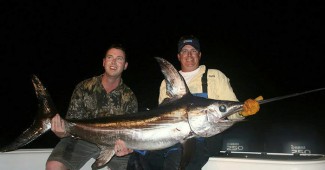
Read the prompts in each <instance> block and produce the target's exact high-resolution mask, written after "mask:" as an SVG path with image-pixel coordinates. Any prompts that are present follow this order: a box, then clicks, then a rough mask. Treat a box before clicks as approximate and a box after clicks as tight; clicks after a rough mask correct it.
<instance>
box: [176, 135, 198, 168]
mask: <svg viewBox="0 0 325 170" xmlns="http://www.w3.org/2000/svg"><path fill="white" fill-rule="evenodd" d="M195 149H196V139H195V138H190V139H188V140H186V141H185V142H184V143H182V157H181V162H180V165H179V169H180V170H184V169H185V167H186V166H187V165H188V163H189V162H190V160H191V159H192V155H194V152H195Z"/></svg>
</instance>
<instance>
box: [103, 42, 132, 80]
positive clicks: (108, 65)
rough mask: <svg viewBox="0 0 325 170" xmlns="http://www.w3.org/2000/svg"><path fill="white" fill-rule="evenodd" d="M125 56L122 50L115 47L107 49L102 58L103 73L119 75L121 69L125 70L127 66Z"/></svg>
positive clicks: (112, 75) (111, 75)
mask: <svg viewBox="0 0 325 170" xmlns="http://www.w3.org/2000/svg"><path fill="white" fill-rule="evenodd" d="M125 57H126V56H125V52H124V51H123V50H121V49H117V48H111V49H109V50H108V51H107V52H106V56H105V58H104V59H103V67H104V69H105V73H104V74H105V75H107V76H110V77H116V78H117V77H121V75H122V72H123V70H126V68H127V66H128V62H127V61H126V58H125Z"/></svg>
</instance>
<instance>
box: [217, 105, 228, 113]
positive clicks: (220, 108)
mask: <svg viewBox="0 0 325 170" xmlns="http://www.w3.org/2000/svg"><path fill="white" fill-rule="evenodd" d="M219 111H220V112H226V111H227V107H226V106H225V105H221V106H219Z"/></svg>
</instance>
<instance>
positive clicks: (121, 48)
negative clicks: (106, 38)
mask: <svg viewBox="0 0 325 170" xmlns="http://www.w3.org/2000/svg"><path fill="white" fill-rule="evenodd" d="M112 48H116V49H119V50H122V51H123V52H124V55H125V62H127V61H128V58H127V55H126V48H125V47H124V46H123V45H122V44H112V45H111V46H110V47H109V48H108V49H107V51H108V50H110V49H112Z"/></svg>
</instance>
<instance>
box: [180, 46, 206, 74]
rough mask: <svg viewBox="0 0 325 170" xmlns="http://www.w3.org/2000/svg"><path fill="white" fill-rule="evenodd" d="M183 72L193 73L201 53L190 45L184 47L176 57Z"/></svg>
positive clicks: (197, 65)
mask: <svg viewBox="0 0 325 170" xmlns="http://www.w3.org/2000/svg"><path fill="white" fill-rule="evenodd" d="M177 57H178V60H179V61H180V63H181V68H182V71H183V72H190V71H194V70H195V69H197V68H198V67H199V64H200V59H201V52H200V51H198V50H196V49H195V48H194V47H193V46H191V45H185V46H184V47H183V48H182V50H181V51H180V52H179V53H178V55H177Z"/></svg>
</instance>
